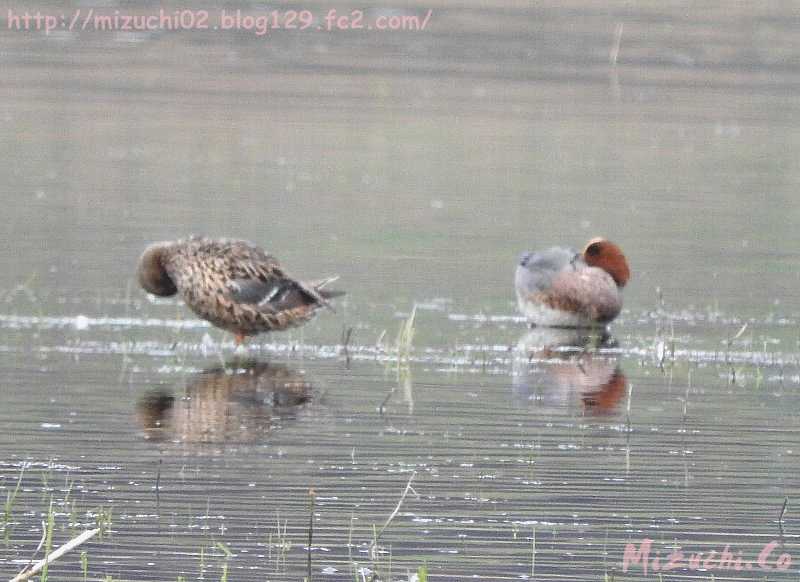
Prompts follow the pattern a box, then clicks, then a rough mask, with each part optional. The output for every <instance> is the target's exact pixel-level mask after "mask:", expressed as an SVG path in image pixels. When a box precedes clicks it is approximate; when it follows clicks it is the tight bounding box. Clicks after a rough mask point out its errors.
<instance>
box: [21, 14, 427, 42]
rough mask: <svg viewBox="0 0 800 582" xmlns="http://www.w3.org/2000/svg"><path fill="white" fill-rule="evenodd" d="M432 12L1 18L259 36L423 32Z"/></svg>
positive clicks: (42, 25)
mask: <svg viewBox="0 0 800 582" xmlns="http://www.w3.org/2000/svg"><path fill="white" fill-rule="evenodd" d="M432 15H433V10H432V9H427V10H425V11H421V12H419V13H417V12H406V11H400V10H388V9H386V10H369V11H364V10H337V9H336V8H328V9H321V10H269V11H262V12H256V11H245V10H242V9H219V10H194V9H184V10H165V9H163V8H161V9H159V10H156V11H153V12H134V11H133V10H131V11H130V12H126V11H121V10H113V11H107V10H102V9H97V8H76V9H74V10H73V11H71V12H58V11H53V12H43V11H41V10H36V11H27V10H13V9H8V12H7V14H6V17H7V18H6V28H7V30H12V31H26V32H44V33H45V34H50V33H51V32H56V31H72V32H76V31H92V32H103V31H114V32H117V31H123V32H124V31H132V32H133V31H139V32H143V31H150V32H153V31H170V30H207V31H223V32H224V31H245V32H251V33H253V34H255V35H257V36H264V35H267V34H269V32H270V31H277V30H298V31H300V30H318V31H326V32H332V31H347V30H351V31H361V30H375V31H408V32H416V31H424V30H426V29H427V28H428V26H429V25H430V21H431V17H432Z"/></svg>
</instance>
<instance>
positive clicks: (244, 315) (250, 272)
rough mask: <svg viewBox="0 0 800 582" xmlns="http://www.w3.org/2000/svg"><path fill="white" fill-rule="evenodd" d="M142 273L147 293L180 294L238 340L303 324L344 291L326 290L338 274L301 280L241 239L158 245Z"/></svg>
mask: <svg viewBox="0 0 800 582" xmlns="http://www.w3.org/2000/svg"><path fill="white" fill-rule="evenodd" d="M137 275H138V278H139V283H140V284H141V286H142V287H143V288H144V290H145V291H147V292H148V293H152V294H153V295H158V296H159V297H169V296H172V295H175V294H180V296H181V298H182V299H183V301H184V303H186V305H187V306H188V307H189V308H190V309H191V310H192V311H194V312H195V313H196V314H197V315H198V316H199V317H201V318H203V319H205V320H207V321H209V322H211V323H212V324H213V325H215V326H217V327H219V328H222V329H225V330H227V331H230V332H232V333H234V334H235V337H236V343H237V344H240V343H242V342H243V341H244V338H245V337H246V336H251V335H256V334H258V333H261V332H266V331H281V330H284V329H288V328H290V327H296V326H298V325H301V324H303V323H305V322H306V321H308V320H309V319H311V318H312V317H313V316H314V314H315V313H316V312H317V311H318V310H319V309H320V308H321V307H326V306H329V305H330V304H329V301H328V300H329V299H331V298H333V297H337V296H339V295H343V293H342V292H340V291H333V290H329V289H325V288H324V287H325V286H326V285H328V284H329V283H331V282H333V281H335V280H336V279H337V277H328V278H325V279H321V280H318V281H313V282H303V281H299V280H297V279H294V278H293V277H291V276H290V275H289V274H288V273H287V272H286V271H285V270H284V269H283V267H281V265H280V263H279V262H278V260H277V259H276V258H275V257H273V256H272V255H269V254H267V253H266V252H264V251H263V250H262V249H261V248H259V247H257V246H255V245H253V244H251V243H249V242H246V241H242V240H230V239H217V240H214V239H208V238H202V237H192V238H189V239H186V240H178V241H173V242H159V243H154V244H152V245H150V246H149V247H147V248H146V249H145V251H144V253H143V254H142V256H141V258H140V259H139V266H138V269H137Z"/></svg>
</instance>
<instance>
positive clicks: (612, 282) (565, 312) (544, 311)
mask: <svg viewBox="0 0 800 582" xmlns="http://www.w3.org/2000/svg"><path fill="white" fill-rule="evenodd" d="M629 279H630V268H629V267H628V261H627V259H626V258H625V255H624V254H623V253H622V250H621V249H620V248H619V247H618V246H617V245H616V244H614V243H613V242H611V241H609V240H606V239H604V238H594V239H592V240H590V241H589V242H588V243H587V244H586V247H584V249H583V251H582V252H580V253H578V252H575V251H574V250H572V249H566V248H562V247H553V248H550V249H547V250H543V251H537V252H526V253H523V255H522V257H521V258H520V261H519V264H518V265H517V271H516V275H515V278H514V287H515V289H516V293H517V305H518V307H519V310H520V312H521V313H522V314H523V315H524V316H525V317H526V318H527V319H528V321H529V322H530V323H531V324H533V325H539V326H546V327H595V326H598V325H606V324H608V323H609V322H611V321H612V320H613V319H614V318H615V317H616V316H617V315H619V312H620V311H621V309H622V288H623V287H625V285H626V284H627V283H628V280H629Z"/></svg>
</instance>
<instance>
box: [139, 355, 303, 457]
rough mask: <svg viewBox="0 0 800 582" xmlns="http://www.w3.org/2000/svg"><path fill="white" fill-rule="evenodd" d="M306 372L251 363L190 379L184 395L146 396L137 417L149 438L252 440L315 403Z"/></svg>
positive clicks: (140, 402)
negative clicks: (312, 402) (308, 404)
mask: <svg viewBox="0 0 800 582" xmlns="http://www.w3.org/2000/svg"><path fill="white" fill-rule="evenodd" d="M311 394H312V386H311V384H310V383H309V382H307V381H306V379H305V376H304V375H303V374H301V373H299V372H296V371H294V370H292V369H290V368H287V367H285V366H282V365H278V364H266V363H257V362H249V363H244V364H241V365H236V366H234V367H230V368H229V367H218V368H212V369H209V370H204V371H203V372H200V373H198V374H195V375H194V376H191V377H189V379H188V380H187V383H186V392H185V397H184V398H175V397H173V396H171V395H169V394H167V393H165V392H164V391H161V390H154V391H152V392H150V393H148V394H145V395H144V396H143V397H142V398H141V399H140V400H139V403H138V406H137V415H138V418H139V421H140V423H141V424H142V426H143V428H144V429H145V433H146V436H147V438H150V439H154V440H180V441H183V442H189V443H225V442H239V443H243V442H244V443H252V442H255V441H257V440H258V439H259V437H261V436H263V435H266V434H267V433H269V432H270V431H271V430H273V429H274V428H276V425H277V424H279V422H280V420H281V419H286V418H294V417H295V416H296V413H297V412H298V410H300V409H301V407H302V405H304V404H306V403H308V402H310V401H311Z"/></svg>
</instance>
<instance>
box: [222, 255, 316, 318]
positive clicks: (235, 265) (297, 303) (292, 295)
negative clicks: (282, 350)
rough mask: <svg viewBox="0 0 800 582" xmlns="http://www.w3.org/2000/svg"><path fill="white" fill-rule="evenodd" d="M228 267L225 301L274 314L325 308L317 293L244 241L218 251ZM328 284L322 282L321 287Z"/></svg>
mask: <svg viewBox="0 0 800 582" xmlns="http://www.w3.org/2000/svg"><path fill="white" fill-rule="evenodd" d="M222 252H224V254H225V256H226V259H227V260H226V262H227V263H228V264H229V269H228V273H227V287H228V297H229V298H230V299H232V300H233V301H236V302H237V303H244V304H248V305H252V306H253V307H255V308H256V309H258V310H260V311H266V312H270V313H277V312H281V311H285V310H290V309H294V308H297V307H304V306H312V305H315V304H317V305H328V301H327V300H326V298H325V297H324V295H323V294H322V293H321V292H319V291H318V290H317V287H318V286H321V285H308V284H305V283H303V282H302V281H298V280H296V279H294V278H293V277H291V276H290V275H288V274H287V273H286V272H285V271H284V270H283V268H282V267H281V266H280V263H279V262H278V260H277V259H276V258H275V257H273V256H272V255H270V254H267V253H266V252H264V251H263V250H262V249H261V248H259V247H257V246H255V245H252V244H250V243H247V242H245V241H231V242H229V243H228V245H226V247H225V248H224V249H222ZM327 282H330V280H325V281H324V282H322V285H324V284H325V283H327Z"/></svg>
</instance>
